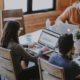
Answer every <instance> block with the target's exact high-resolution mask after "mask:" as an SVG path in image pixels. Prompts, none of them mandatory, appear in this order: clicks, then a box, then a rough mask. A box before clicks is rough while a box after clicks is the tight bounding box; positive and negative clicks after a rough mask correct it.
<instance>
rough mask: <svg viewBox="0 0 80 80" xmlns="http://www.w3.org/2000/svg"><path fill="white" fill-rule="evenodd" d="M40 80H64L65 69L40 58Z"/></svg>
mask: <svg viewBox="0 0 80 80" xmlns="http://www.w3.org/2000/svg"><path fill="white" fill-rule="evenodd" d="M38 64H39V72H40V80H64V69H63V68H62V67H59V66H56V65H53V64H51V63H49V62H48V61H46V60H44V59H42V58H39V59H38Z"/></svg>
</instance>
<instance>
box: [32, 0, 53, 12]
mask: <svg viewBox="0 0 80 80" xmlns="http://www.w3.org/2000/svg"><path fill="white" fill-rule="evenodd" d="M50 8H53V0H33V4H32V10H33V11H36V10H45V9H50Z"/></svg>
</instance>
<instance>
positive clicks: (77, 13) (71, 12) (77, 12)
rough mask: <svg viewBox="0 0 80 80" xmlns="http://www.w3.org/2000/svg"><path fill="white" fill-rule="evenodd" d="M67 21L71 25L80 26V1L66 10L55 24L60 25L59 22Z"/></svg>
mask: <svg viewBox="0 0 80 80" xmlns="http://www.w3.org/2000/svg"><path fill="white" fill-rule="evenodd" d="M66 21H67V22H68V23H70V24H74V25H79V26H80V0H77V1H76V2H75V3H73V4H72V5H71V6H69V7H68V8H66V10H65V11H64V12H63V13H62V14H61V15H60V16H59V17H58V18H57V19H56V21H55V24H59V22H63V23H65V22H66Z"/></svg>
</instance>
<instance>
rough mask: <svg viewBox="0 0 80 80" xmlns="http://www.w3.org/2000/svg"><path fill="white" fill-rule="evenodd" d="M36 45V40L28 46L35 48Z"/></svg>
mask: <svg viewBox="0 0 80 80" xmlns="http://www.w3.org/2000/svg"><path fill="white" fill-rule="evenodd" d="M34 47H36V43H35V42H33V43H29V44H28V48H34Z"/></svg>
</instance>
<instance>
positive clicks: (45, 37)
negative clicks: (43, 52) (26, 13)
mask: <svg viewBox="0 0 80 80" xmlns="http://www.w3.org/2000/svg"><path fill="white" fill-rule="evenodd" d="M59 36H60V35H59V34H57V33H55V32H51V31H49V30H46V29H43V30H42V33H41V35H40V37H39V40H38V43H40V44H42V45H46V46H48V47H50V48H52V49H53V48H54V47H55V46H56V43H57V41H58V38H59Z"/></svg>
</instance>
